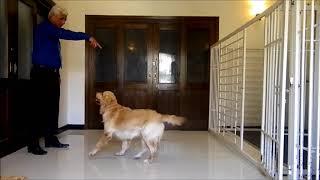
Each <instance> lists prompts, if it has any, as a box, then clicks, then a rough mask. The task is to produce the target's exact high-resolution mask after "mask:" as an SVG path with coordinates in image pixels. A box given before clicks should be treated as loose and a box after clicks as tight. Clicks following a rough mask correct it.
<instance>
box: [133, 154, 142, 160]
mask: <svg viewBox="0 0 320 180" xmlns="http://www.w3.org/2000/svg"><path fill="white" fill-rule="evenodd" d="M140 158H141V155H139V154H137V155H135V156H133V159H140Z"/></svg>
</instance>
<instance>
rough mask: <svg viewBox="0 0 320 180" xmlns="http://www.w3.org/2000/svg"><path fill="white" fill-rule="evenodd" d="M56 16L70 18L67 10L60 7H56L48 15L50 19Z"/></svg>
mask: <svg viewBox="0 0 320 180" xmlns="http://www.w3.org/2000/svg"><path fill="white" fill-rule="evenodd" d="M54 15H62V16H65V17H67V16H68V12H67V10H66V9H65V8H63V7H61V6H59V5H54V6H53V7H52V8H51V10H50V12H49V14H48V19H50V18H51V17H52V16H54Z"/></svg>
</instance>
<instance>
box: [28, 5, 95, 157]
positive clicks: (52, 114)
mask: <svg viewBox="0 0 320 180" xmlns="http://www.w3.org/2000/svg"><path fill="white" fill-rule="evenodd" d="M67 15H68V13H67V11H66V10H65V9H64V8H62V7H60V6H57V5H56V6H54V7H52V9H51V10H50V12H49V14H48V20H46V21H44V22H42V23H41V24H39V25H38V26H37V28H36V30H35V33H34V41H33V52H32V64H33V67H32V69H31V73H30V77H31V83H32V87H33V88H32V89H31V90H32V92H31V93H32V95H33V96H32V103H33V106H32V107H31V108H32V109H31V111H32V114H33V117H32V119H31V120H32V122H31V123H30V128H29V129H30V134H29V137H30V140H29V143H28V152H30V153H32V154H35V155H44V154H46V153H47V152H46V151H45V150H43V149H42V148H41V147H40V145H39V137H40V136H41V135H44V137H45V147H55V148H67V147H68V146H69V144H62V143H60V142H59V140H58V138H57V137H56V136H55V134H56V133H57V129H58V116H59V98H60V74H59V70H60V68H61V55H60V39H65V40H87V41H88V42H89V44H90V46H92V47H93V48H97V47H99V48H101V46H100V45H99V43H98V42H97V41H96V40H95V38H93V37H91V36H89V35H88V34H86V33H82V32H73V31H70V30H66V29H63V28H62V26H63V25H64V24H65V22H66V20H67Z"/></svg>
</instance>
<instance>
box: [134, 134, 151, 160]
mask: <svg viewBox="0 0 320 180" xmlns="http://www.w3.org/2000/svg"><path fill="white" fill-rule="evenodd" d="M141 146H142V149H141V151H140V152H139V153H138V154H136V155H135V156H134V159H140V158H141V156H142V155H143V154H144V153H146V152H147V151H148V148H147V145H146V143H145V142H144V140H143V139H141Z"/></svg>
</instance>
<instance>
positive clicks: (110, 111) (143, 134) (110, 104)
mask: <svg viewBox="0 0 320 180" xmlns="http://www.w3.org/2000/svg"><path fill="white" fill-rule="evenodd" d="M96 100H97V103H98V104H100V114H101V115H102V119H103V123H104V134H103V135H102V136H101V138H100V139H99V141H98V142H97V144H96V146H95V148H94V149H93V150H92V151H91V152H90V153H89V155H90V156H93V155H95V154H96V153H97V152H98V151H100V150H101V148H102V147H103V146H104V145H106V144H107V143H108V142H109V141H110V140H111V138H112V136H113V135H116V136H117V137H118V138H119V139H120V140H121V141H122V148H121V150H120V151H119V152H117V153H116V155H118V156H122V155H124V154H125V152H126V151H127V150H128V148H129V145H130V141H131V140H132V139H133V138H135V137H140V138H141V145H142V150H141V151H140V152H139V153H137V154H136V155H135V156H134V158H135V159H139V158H140V157H141V156H142V155H143V154H144V153H145V152H147V151H148V150H149V152H150V156H149V157H148V158H147V159H145V160H144V162H146V163H151V162H152V161H153V159H154V157H155V153H156V152H157V150H158V148H159V143H160V139H161V137H162V134H163V131H164V124H163V123H164V122H167V123H170V124H172V125H182V124H183V122H184V121H185V118H183V117H178V116H175V115H165V114H160V113H158V112H156V111H154V110H151V109H130V108H128V107H124V106H121V105H120V104H118V102H117V99H116V97H115V95H114V94H113V93H112V92H111V91H105V92H103V93H97V94H96Z"/></svg>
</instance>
